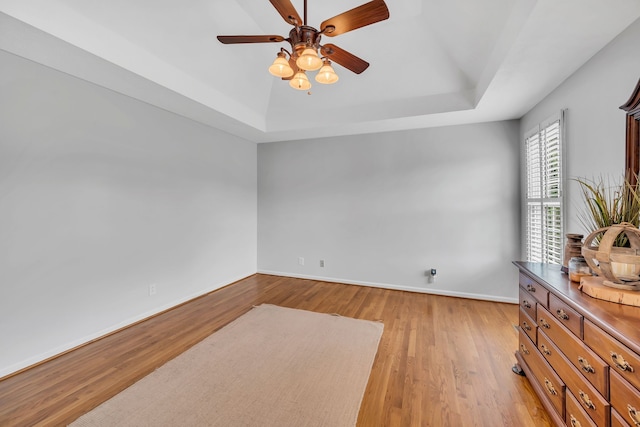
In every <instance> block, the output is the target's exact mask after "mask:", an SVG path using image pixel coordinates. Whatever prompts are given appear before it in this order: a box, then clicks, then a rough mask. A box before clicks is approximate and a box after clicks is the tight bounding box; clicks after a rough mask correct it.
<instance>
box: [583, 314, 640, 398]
mask: <svg viewBox="0 0 640 427" xmlns="http://www.w3.org/2000/svg"><path fill="white" fill-rule="evenodd" d="M638 326H640V325H638ZM584 342H585V344H587V345H588V346H589V347H591V349H592V350H593V351H595V352H596V353H598V354H599V355H600V357H602V358H603V359H604V360H606V361H607V363H608V364H609V366H611V371H615V372H617V373H619V374H620V375H622V377H624V378H625V379H626V380H627V381H629V382H630V383H631V384H633V385H634V386H635V387H636V388H640V356H638V355H637V354H636V353H634V352H633V351H631V350H629V348H627V347H626V346H625V345H623V344H622V343H620V342H619V341H618V340H616V339H615V338H613V337H611V336H610V335H608V334H607V333H605V332H604V331H602V330H601V329H600V328H598V327H597V326H596V325H594V324H593V323H591V322H590V321H588V320H585V321H584Z"/></svg>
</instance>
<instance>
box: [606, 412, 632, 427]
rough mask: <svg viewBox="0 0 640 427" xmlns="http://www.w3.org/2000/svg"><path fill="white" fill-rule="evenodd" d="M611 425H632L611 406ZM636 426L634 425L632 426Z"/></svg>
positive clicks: (617, 426) (620, 426)
mask: <svg viewBox="0 0 640 427" xmlns="http://www.w3.org/2000/svg"><path fill="white" fill-rule="evenodd" d="M611 427H632V426H631V425H630V424H629V423H628V422H626V421H625V419H624V418H623V417H622V415H620V414H619V413H618V411H616V410H615V409H614V408H611ZM633 427H636V426H633Z"/></svg>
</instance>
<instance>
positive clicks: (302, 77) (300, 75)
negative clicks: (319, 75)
mask: <svg viewBox="0 0 640 427" xmlns="http://www.w3.org/2000/svg"><path fill="white" fill-rule="evenodd" d="M289 86H291V87H292V88H294V89H297V90H309V89H310V88H311V82H310V81H309V78H308V77H307V75H306V74H305V73H304V71H303V70H300V71H298V72H297V73H296V75H295V76H293V78H292V79H291V80H290V81H289Z"/></svg>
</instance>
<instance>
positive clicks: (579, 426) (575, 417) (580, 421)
mask: <svg viewBox="0 0 640 427" xmlns="http://www.w3.org/2000/svg"><path fill="white" fill-rule="evenodd" d="M566 412H567V415H566V420H565V421H566V423H567V426H570V427H598V426H597V425H596V423H594V422H593V420H592V419H591V418H590V417H589V415H587V413H586V412H585V411H584V409H582V406H580V404H579V403H578V400H577V399H576V397H575V396H574V395H573V394H572V393H571V392H570V391H567V409H566Z"/></svg>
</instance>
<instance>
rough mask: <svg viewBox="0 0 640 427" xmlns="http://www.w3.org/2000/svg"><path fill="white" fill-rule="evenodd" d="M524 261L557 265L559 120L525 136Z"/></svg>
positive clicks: (559, 238) (560, 180)
mask: <svg viewBox="0 0 640 427" xmlns="http://www.w3.org/2000/svg"><path fill="white" fill-rule="evenodd" d="M525 162H526V165H525V170H526V209H525V211H526V216H527V217H526V232H527V236H526V250H527V260H528V261H532V262H544V263H550V264H561V263H562V258H563V248H564V241H563V240H564V239H563V236H564V233H563V222H564V221H563V218H562V192H563V188H562V187H563V177H562V119H561V117H558V118H555V119H552V120H550V121H548V122H546V123H544V124H542V125H540V126H539V127H538V128H537V129H536V130H534V131H532V132H529V134H528V136H527V137H526V138H525Z"/></svg>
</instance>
